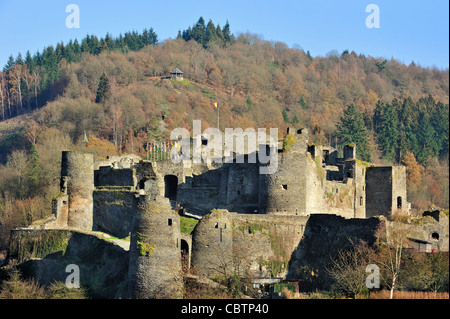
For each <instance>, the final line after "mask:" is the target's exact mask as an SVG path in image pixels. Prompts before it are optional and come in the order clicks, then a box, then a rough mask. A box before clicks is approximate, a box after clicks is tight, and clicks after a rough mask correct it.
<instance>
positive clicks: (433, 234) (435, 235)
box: [431, 233, 439, 240]
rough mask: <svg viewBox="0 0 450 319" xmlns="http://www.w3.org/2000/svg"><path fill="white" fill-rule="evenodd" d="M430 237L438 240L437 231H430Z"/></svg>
mask: <svg viewBox="0 0 450 319" xmlns="http://www.w3.org/2000/svg"><path fill="white" fill-rule="evenodd" d="M431 238H432V239H434V240H439V234H438V233H432V234H431Z"/></svg>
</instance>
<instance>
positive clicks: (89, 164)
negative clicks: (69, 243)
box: [61, 151, 94, 230]
mask: <svg viewBox="0 0 450 319" xmlns="http://www.w3.org/2000/svg"><path fill="white" fill-rule="evenodd" d="M61 190H62V192H64V193H67V195H68V197H69V213H68V222H67V226H68V227H69V228H75V229H81V230H92V225H93V207H94V206H93V194H92V192H93V191H94V156H93V155H92V154H89V153H82V152H76V151H64V152H62V161H61Z"/></svg>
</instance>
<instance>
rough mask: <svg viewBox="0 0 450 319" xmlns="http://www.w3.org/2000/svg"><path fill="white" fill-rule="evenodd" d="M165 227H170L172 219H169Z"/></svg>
mask: <svg viewBox="0 0 450 319" xmlns="http://www.w3.org/2000/svg"><path fill="white" fill-rule="evenodd" d="M167 225H169V226H172V218H169V220H168V221H167Z"/></svg>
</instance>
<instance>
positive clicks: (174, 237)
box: [128, 195, 183, 299]
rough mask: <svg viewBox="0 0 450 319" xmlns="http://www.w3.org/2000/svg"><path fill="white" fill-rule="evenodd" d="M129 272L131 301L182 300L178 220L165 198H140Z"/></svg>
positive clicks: (135, 219)
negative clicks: (133, 299)
mask: <svg viewBox="0 0 450 319" xmlns="http://www.w3.org/2000/svg"><path fill="white" fill-rule="evenodd" d="M139 201H140V203H139V205H138V212H137V214H136V215H135V218H134V221H133V226H132V231H131V239H130V260H129V270H128V291H129V296H130V298H136V299H153V298H182V297H183V280H182V268H181V252H180V245H181V232H180V218H179V216H178V214H176V213H175V212H173V211H172V209H171V206H170V202H169V200H168V199H167V198H163V197H162V196H156V198H155V199H152V198H151V197H150V196H147V195H142V196H141V197H140V198H139Z"/></svg>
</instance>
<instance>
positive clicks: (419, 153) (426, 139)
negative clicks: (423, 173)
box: [414, 111, 439, 163]
mask: <svg viewBox="0 0 450 319" xmlns="http://www.w3.org/2000/svg"><path fill="white" fill-rule="evenodd" d="M418 125H419V126H418V131H417V146H418V148H417V149H416V151H415V154H414V155H416V158H417V160H418V161H419V163H424V162H425V161H426V160H427V159H428V157H430V156H437V155H438V152H439V150H438V144H437V141H436V135H437V134H436V131H435V130H434V128H433V126H432V125H431V122H430V119H429V117H428V115H427V114H426V113H425V112H424V111H421V112H420V114H419V118H418Z"/></svg>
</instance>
